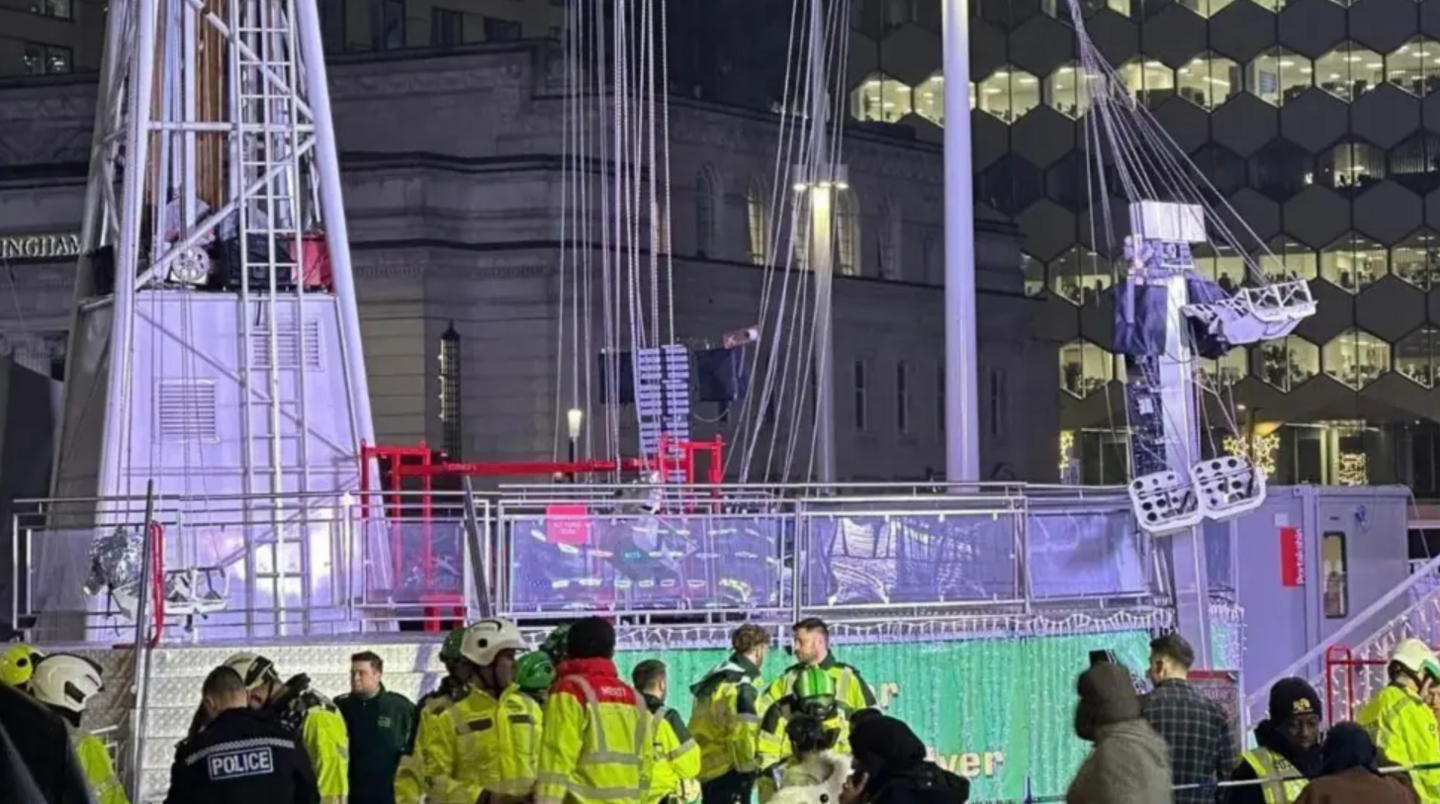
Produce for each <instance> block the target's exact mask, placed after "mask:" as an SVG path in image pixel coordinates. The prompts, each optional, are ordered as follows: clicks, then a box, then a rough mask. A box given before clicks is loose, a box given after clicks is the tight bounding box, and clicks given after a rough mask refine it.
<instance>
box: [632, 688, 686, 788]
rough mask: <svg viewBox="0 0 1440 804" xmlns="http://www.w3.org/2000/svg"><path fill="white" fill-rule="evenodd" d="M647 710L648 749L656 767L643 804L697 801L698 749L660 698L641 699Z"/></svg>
mask: <svg viewBox="0 0 1440 804" xmlns="http://www.w3.org/2000/svg"><path fill="white" fill-rule="evenodd" d="M642 697H643V698H644V701H645V706H646V708H648V709H649V710H650V722H651V724H652V728H651V730H650V734H651V747H652V749H653V750H654V752H655V764H654V766H653V768H652V770H651V772H650V786H649V788H647V790H646V793H645V799H644V801H645V804H657V802H661V801H665V800H667V799H669V800H671V801H696V800H698V799H699V798H700V781H699V778H698V777H699V776H700V746H698V745H696V744H695V738H693V737H691V736H690V730H689V729H687V728H685V722H684V721H683V720H681V719H680V715H679V714H677V713H676V712H675V710H674V709H671V708H670V707H668V706H666V705H665V702H664V701H662V700H660V699H659V698H655V697H653V696H650V695H643V696H642Z"/></svg>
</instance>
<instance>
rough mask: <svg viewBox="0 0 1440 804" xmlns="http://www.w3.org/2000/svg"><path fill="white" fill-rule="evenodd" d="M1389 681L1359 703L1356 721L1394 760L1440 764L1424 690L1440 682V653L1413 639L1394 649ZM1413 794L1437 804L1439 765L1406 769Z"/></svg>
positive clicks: (1438, 730)
mask: <svg viewBox="0 0 1440 804" xmlns="http://www.w3.org/2000/svg"><path fill="white" fill-rule="evenodd" d="M1388 670H1389V674H1390V684H1389V685H1387V686H1386V687H1385V688H1384V689H1382V690H1380V692H1378V693H1376V694H1375V697H1374V698H1371V699H1370V700H1369V701H1368V702H1366V704H1365V706H1363V707H1361V709H1360V713H1359V714H1358V715H1357V716H1356V718H1355V720H1356V722H1358V723H1359V724H1360V726H1361V727H1363V728H1364V729H1365V730H1366V731H1367V732H1369V733H1370V736H1371V737H1372V738H1374V740H1375V744H1376V746H1378V747H1379V748H1380V751H1381V752H1382V753H1383V754H1384V756H1385V757H1386V758H1387V759H1388V760H1389V761H1390V762H1391V763H1394V764H1396V765H1400V766H1404V767H1411V766H1415V765H1428V764H1432V763H1433V764H1440V727H1437V725H1436V720H1435V713H1434V712H1433V711H1431V709H1430V707H1429V706H1428V705H1427V704H1426V703H1425V694H1426V692H1428V691H1429V690H1430V688H1431V687H1432V686H1433V685H1435V684H1436V683H1437V682H1440V658H1436V656H1435V652H1434V651H1432V650H1430V648H1428V647H1426V646H1425V643H1423V642H1421V641H1420V640H1418V639H1407V640H1405V641H1404V642H1401V643H1400V644H1399V645H1398V646H1396V648H1395V652H1394V653H1393V654H1391V656H1390V665H1389V667H1388ZM1410 778H1411V779H1412V780H1413V782H1414V784H1415V793H1416V795H1417V796H1418V797H1419V799H1420V801H1421V802H1424V803H1425V804H1440V770H1417V771H1411V772H1410Z"/></svg>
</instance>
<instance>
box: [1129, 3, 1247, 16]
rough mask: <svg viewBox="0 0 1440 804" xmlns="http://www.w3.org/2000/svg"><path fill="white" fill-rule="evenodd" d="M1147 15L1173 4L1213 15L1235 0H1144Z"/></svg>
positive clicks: (1204, 14)
mask: <svg viewBox="0 0 1440 804" xmlns="http://www.w3.org/2000/svg"><path fill="white" fill-rule="evenodd" d="M1142 2H1143V4H1144V8H1145V16H1147V17H1152V16H1154V15H1156V14H1159V13H1160V12H1161V11H1164V10H1165V9H1166V8H1169V7H1170V6H1172V5H1175V6H1180V7H1181V8H1185V9H1189V10H1190V11H1193V12H1195V13H1196V14H1199V15H1200V16H1202V17H1213V16H1215V15H1216V14H1218V13H1220V9H1222V8H1224V7H1226V6H1228V5H1230V3H1231V2H1233V0H1142Z"/></svg>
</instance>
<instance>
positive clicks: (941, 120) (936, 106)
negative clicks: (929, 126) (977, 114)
mask: <svg viewBox="0 0 1440 804" xmlns="http://www.w3.org/2000/svg"><path fill="white" fill-rule="evenodd" d="M912 98H913V102H914V106H915V114H918V115H920V116H921V117H923V118H925V119H926V120H929V121H930V122H932V123H934V124H935V125H937V126H943V125H945V76H943V75H941V74H940V73H935V74H934V75H932V76H930V77H929V78H927V79H925V80H924V81H921V82H920V83H919V84H918V85H916V87H915V91H914V92H913V93H912ZM970 104H971V106H972V107H973V106H974V104H975V95H974V93H973V92H972V93H971V95H970Z"/></svg>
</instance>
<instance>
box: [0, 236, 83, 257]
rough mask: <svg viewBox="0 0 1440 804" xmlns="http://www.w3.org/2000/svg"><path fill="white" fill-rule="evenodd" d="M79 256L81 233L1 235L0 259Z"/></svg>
mask: <svg viewBox="0 0 1440 804" xmlns="http://www.w3.org/2000/svg"><path fill="white" fill-rule="evenodd" d="M79 256H80V235H79V234H30V235H0V259H5V260H54V259H65V258H74V257H79Z"/></svg>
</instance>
